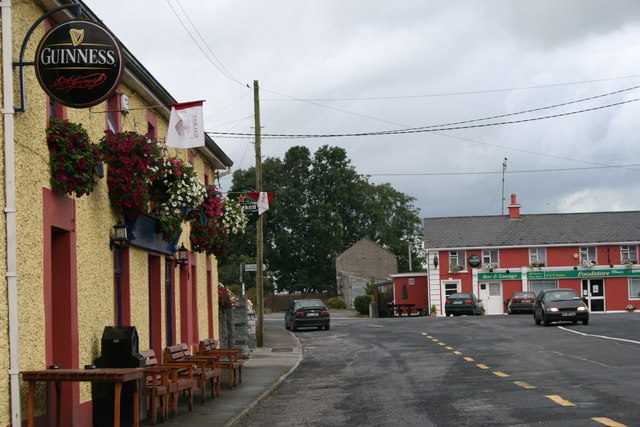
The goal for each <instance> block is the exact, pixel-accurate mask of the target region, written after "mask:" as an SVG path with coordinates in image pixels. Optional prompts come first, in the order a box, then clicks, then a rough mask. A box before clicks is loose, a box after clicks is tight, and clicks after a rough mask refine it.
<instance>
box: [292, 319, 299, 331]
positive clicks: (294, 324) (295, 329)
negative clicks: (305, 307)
mask: <svg viewBox="0 0 640 427" xmlns="http://www.w3.org/2000/svg"><path fill="white" fill-rule="evenodd" d="M291 330H292V331H293V332H295V331H297V330H298V327H297V326H296V322H294V321H293V320H292V321H291Z"/></svg>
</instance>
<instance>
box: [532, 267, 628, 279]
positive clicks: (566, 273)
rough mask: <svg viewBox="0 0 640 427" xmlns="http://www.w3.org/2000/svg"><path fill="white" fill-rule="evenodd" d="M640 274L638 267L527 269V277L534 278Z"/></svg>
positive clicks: (604, 276) (582, 277) (602, 276)
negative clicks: (559, 269)
mask: <svg viewBox="0 0 640 427" xmlns="http://www.w3.org/2000/svg"><path fill="white" fill-rule="evenodd" d="M629 276H640V268H611V269H606V270H562V271H553V270H551V271H549V270H546V271H529V272H528V273H527V278H528V279H529V280H536V279H598V278H607V277H629Z"/></svg>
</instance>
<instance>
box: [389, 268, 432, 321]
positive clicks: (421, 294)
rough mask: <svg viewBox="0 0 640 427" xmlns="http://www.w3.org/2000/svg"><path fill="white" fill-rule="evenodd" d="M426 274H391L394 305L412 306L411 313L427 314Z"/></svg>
mask: <svg viewBox="0 0 640 427" xmlns="http://www.w3.org/2000/svg"><path fill="white" fill-rule="evenodd" d="M427 275H428V273H426V272H413V273H398V274H392V275H391V279H393V299H394V302H395V304H413V307H411V313H414V314H415V313H419V312H422V313H423V314H427V313H429V290H428V280H427Z"/></svg>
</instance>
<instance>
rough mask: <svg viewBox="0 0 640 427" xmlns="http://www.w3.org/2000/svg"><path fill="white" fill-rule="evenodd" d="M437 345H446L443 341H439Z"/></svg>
mask: <svg viewBox="0 0 640 427" xmlns="http://www.w3.org/2000/svg"><path fill="white" fill-rule="evenodd" d="M438 345H446V344H445V343H443V342H439V343H438Z"/></svg>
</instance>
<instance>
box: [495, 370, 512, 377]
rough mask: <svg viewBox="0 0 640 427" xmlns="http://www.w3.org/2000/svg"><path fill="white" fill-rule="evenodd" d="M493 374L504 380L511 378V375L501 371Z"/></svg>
mask: <svg viewBox="0 0 640 427" xmlns="http://www.w3.org/2000/svg"><path fill="white" fill-rule="evenodd" d="M493 374H494V375H497V376H499V377H502V378H506V377H508V376H509V374H505V373H504V372H500V371H493Z"/></svg>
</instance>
